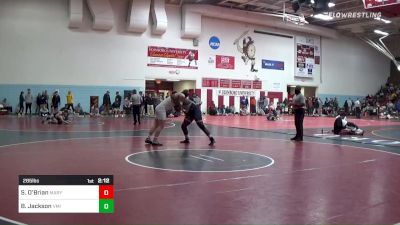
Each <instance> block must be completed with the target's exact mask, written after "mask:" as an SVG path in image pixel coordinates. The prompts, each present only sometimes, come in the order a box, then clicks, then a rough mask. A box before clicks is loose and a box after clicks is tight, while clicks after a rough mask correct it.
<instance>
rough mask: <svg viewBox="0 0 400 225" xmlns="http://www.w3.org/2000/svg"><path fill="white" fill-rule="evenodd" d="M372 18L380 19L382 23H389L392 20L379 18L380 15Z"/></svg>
mask: <svg viewBox="0 0 400 225" xmlns="http://www.w3.org/2000/svg"><path fill="white" fill-rule="evenodd" d="M374 19H376V20H379V21H382V22H384V23H391V22H392V21H390V20H385V19H382V18H380V17H375V18H374Z"/></svg>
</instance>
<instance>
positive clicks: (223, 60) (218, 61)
mask: <svg viewBox="0 0 400 225" xmlns="http://www.w3.org/2000/svg"><path fill="white" fill-rule="evenodd" d="M215 67H216V68H220V69H229V70H233V69H235V57H233V56H224V55H217V56H216V58H215Z"/></svg>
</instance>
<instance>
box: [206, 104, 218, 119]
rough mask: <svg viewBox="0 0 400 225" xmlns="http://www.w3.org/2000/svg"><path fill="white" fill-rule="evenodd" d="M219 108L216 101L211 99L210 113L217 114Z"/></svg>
mask: <svg viewBox="0 0 400 225" xmlns="http://www.w3.org/2000/svg"><path fill="white" fill-rule="evenodd" d="M217 113H218V112H217V109H216V108H215V103H214V101H211V105H210V106H209V107H208V114H209V115H212V116H215V115H217Z"/></svg>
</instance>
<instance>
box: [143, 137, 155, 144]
mask: <svg viewBox="0 0 400 225" xmlns="http://www.w3.org/2000/svg"><path fill="white" fill-rule="evenodd" d="M144 142H145V143H146V144H153V142H152V141H151V139H150V138H146V140H145V141H144Z"/></svg>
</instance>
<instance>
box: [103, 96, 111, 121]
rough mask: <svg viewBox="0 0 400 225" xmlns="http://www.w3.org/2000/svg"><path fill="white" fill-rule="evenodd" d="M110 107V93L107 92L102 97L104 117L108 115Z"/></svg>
mask: <svg viewBox="0 0 400 225" xmlns="http://www.w3.org/2000/svg"><path fill="white" fill-rule="evenodd" d="M110 106H111V98H110V91H107V92H106V93H105V94H104V95H103V107H104V113H105V114H106V115H108V114H109V113H110Z"/></svg>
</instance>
